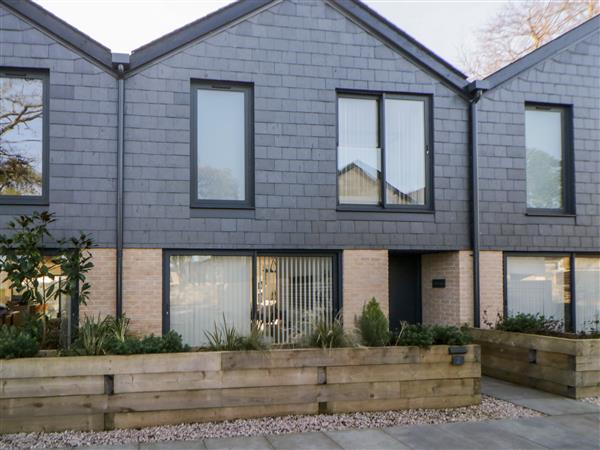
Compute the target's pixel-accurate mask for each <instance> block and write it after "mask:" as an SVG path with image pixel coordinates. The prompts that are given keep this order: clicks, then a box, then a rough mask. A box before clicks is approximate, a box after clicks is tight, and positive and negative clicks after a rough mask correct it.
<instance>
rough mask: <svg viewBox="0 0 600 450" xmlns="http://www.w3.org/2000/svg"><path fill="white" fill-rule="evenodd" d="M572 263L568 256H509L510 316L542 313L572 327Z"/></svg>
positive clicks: (508, 300) (507, 280) (507, 293)
mask: <svg viewBox="0 0 600 450" xmlns="http://www.w3.org/2000/svg"><path fill="white" fill-rule="evenodd" d="M570 303H571V265H570V258H569V257H568V256H509V257H507V259H506V306H507V312H508V314H510V315H513V314H517V313H524V314H541V315H543V316H545V317H547V318H549V317H553V318H554V319H556V320H561V321H563V323H564V324H565V327H566V329H570V327H571V323H570V322H571V314H570Z"/></svg>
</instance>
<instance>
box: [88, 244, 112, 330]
mask: <svg viewBox="0 0 600 450" xmlns="http://www.w3.org/2000/svg"><path fill="white" fill-rule="evenodd" d="M90 253H91V254H92V262H93V263H94V267H93V269H92V270H91V271H90V272H89V274H88V276H87V281H88V282H89V283H90V284H91V289H90V298H89V299H88V301H87V305H81V306H80V307H79V315H80V317H81V319H83V317H85V316H90V317H98V315H100V316H106V315H111V316H114V315H115V314H116V293H117V287H116V270H117V252H116V250H115V249H114V248H94V249H92V250H90Z"/></svg>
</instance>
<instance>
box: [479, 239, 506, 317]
mask: <svg viewBox="0 0 600 450" xmlns="http://www.w3.org/2000/svg"><path fill="white" fill-rule="evenodd" d="M503 269H504V267H503V256H502V252H493V251H482V252H480V254H479V280H480V281H479V301H480V311H481V327H482V328H489V327H488V326H487V325H486V324H485V323H484V322H491V323H496V319H497V317H498V314H500V315H502V314H503V312H504V270H503Z"/></svg>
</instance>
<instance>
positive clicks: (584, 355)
mask: <svg viewBox="0 0 600 450" xmlns="http://www.w3.org/2000/svg"><path fill="white" fill-rule="evenodd" d="M470 332H471V334H472V335H473V337H474V338H475V342H476V343H477V344H479V345H480V346H481V369H482V372H483V374H484V375H489V376H491V377H494V378H499V379H502V380H506V381H510V382H513V383H517V384H521V385H525V386H529V387H533V388H536V389H540V390H543V391H547V392H552V393H555V394H559V395H564V396H566V397H572V398H583V397H590V396H597V395H600V339H569V338H561V337H554V336H541V335H535V334H524V333H513V332H507V331H498V330H482V329H472V330H470Z"/></svg>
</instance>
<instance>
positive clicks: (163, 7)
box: [35, 0, 507, 67]
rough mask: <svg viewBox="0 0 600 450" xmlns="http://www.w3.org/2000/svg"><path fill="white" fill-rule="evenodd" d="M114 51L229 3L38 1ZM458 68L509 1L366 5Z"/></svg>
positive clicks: (415, 0) (391, 0) (381, 0)
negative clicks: (480, 32) (478, 34)
mask: <svg viewBox="0 0 600 450" xmlns="http://www.w3.org/2000/svg"><path fill="white" fill-rule="evenodd" d="M35 1H36V2H37V3H38V4H40V5H41V6H43V7H44V8H46V9H48V10H49V11H51V12H52V13H54V14H56V15H57V16H59V17H60V18H61V19H63V20H65V21H67V22H68V23H70V24H71V25H74V26H75V27H77V28H79V29H80V30H81V31H83V32H84V33H86V34H88V35H89V36H91V37H92V38H94V39H96V40H97V41H99V42H100V43H102V44H104V45H105V46H107V47H108V48H110V49H111V50H112V51H113V52H121V53H130V52H131V51H132V50H134V49H135V48H137V47H140V46H141V45H143V44H146V43H148V42H149V41H151V40H153V39H156V38H158V37H160V36H162V35H164V34H166V33H168V32H170V31H172V30H174V29H176V28H179V27H181V26H182V25H185V24H186V23H189V22H192V21H194V20H196V19H198V18H200V17H202V16H205V15H206V14H209V13H210V12H212V11H214V10H216V9H218V8H220V7H223V6H225V5H227V4H228V3H232V1H231V0H35ZM364 1H365V3H367V4H368V5H369V6H370V7H371V8H373V9H374V10H375V11H377V12H378V13H379V14H381V15H383V16H384V17H386V18H387V19H388V20H389V21H391V22H392V23H394V24H396V25H397V26H398V27H399V28H401V29H402V30H404V31H405V32H406V33H408V34H409V35H411V36H412V37H414V38H415V39H417V40H418V41H419V42H421V43H422V44H424V45H425V46H426V47H428V48H429V49H430V50H432V51H434V52H435V53H437V54H438V55H439V56H441V57H442V58H444V59H445V60H447V61H448V62H450V63H451V64H453V65H455V66H457V67H458V66H460V61H461V60H460V54H461V52H467V53H468V52H469V51H470V50H471V49H472V42H473V40H474V35H473V32H474V31H476V30H477V28H478V27H479V26H480V25H482V24H483V23H485V22H486V21H487V20H488V19H489V18H491V17H493V16H494V15H495V14H496V12H497V11H498V9H499V8H501V7H502V5H503V3H506V1H507V0H479V1H475V0H470V1H468V0H454V1H452V0H364Z"/></svg>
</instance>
